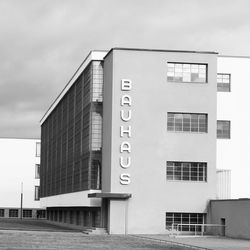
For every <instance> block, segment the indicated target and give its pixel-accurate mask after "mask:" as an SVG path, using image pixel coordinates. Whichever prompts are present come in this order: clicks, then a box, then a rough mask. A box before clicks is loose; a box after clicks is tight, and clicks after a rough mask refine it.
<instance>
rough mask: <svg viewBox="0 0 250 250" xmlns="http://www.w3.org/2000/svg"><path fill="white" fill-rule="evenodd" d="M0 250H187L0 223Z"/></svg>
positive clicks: (35, 223)
mask: <svg viewBox="0 0 250 250" xmlns="http://www.w3.org/2000/svg"><path fill="white" fill-rule="evenodd" d="M0 249H8V250H12V249H13V250H14V249H15V250H16V249H20V250H21V249H23V250H31V249H46V250H68V249H72V250H78V249H79V250H80V249H81V250H82V249H84V250H89V249H91V250H92V249H93V250H96V249H99V250H105V249H114V250H129V249H136V250H142V249H156V250H158V249H159V250H180V249H187V248H183V247H182V248H180V247H178V246H175V245H173V244H172V243H167V244H166V243H165V242H163V243H161V242H154V241H151V240H145V239H141V238H137V237H132V236H88V235H85V234H83V233H82V232H79V231H76V230H75V231H73V230H70V229H67V228H65V227H58V226H55V225H51V224H48V223H46V221H39V220H22V221H21V220H19V219H0Z"/></svg>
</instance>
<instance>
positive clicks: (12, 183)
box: [0, 138, 45, 218]
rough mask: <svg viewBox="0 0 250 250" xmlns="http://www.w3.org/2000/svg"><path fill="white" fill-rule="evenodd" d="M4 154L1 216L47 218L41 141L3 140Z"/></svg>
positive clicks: (0, 140) (0, 182)
mask: <svg viewBox="0 0 250 250" xmlns="http://www.w3.org/2000/svg"><path fill="white" fill-rule="evenodd" d="M0 151H1V157H0V166H1V169H2V173H1V175H0V217H1V218H20V217H22V218H37V217H40V218H42V217H45V210H44V209H41V208H40V197H39V192H40V191H39V188H40V139H16V138H0ZM21 193H22V196H23V197H22V214H21Z"/></svg>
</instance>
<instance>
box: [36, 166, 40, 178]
mask: <svg viewBox="0 0 250 250" xmlns="http://www.w3.org/2000/svg"><path fill="white" fill-rule="evenodd" d="M35 178H36V179H39V178H40V164H36V165H35Z"/></svg>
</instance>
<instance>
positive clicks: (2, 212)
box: [0, 209, 4, 217]
mask: <svg viewBox="0 0 250 250" xmlns="http://www.w3.org/2000/svg"><path fill="white" fill-rule="evenodd" d="M0 217H4V209H0Z"/></svg>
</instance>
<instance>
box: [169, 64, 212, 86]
mask: <svg viewBox="0 0 250 250" xmlns="http://www.w3.org/2000/svg"><path fill="white" fill-rule="evenodd" d="M168 64H182V65H190V66H191V65H197V66H198V67H199V66H201V65H203V66H205V70H206V72H205V81H204V82H203V81H197V82H196V81H191V79H190V81H180V80H175V79H173V80H169V76H168V72H170V71H169V65H168ZM182 69H183V66H182ZM179 73H182V77H183V73H185V72H184V71H182V72H179ZM186 73H188V72H186ZM198 74H199V71H198ZM190 77H191V72H190ZM173 78H175V76H173ZM167 82H169V83H194V84H207V83H208V63H201V62H197V63H196V62H192V63H190V62H172V61H170V62H167Z"/></svg>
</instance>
